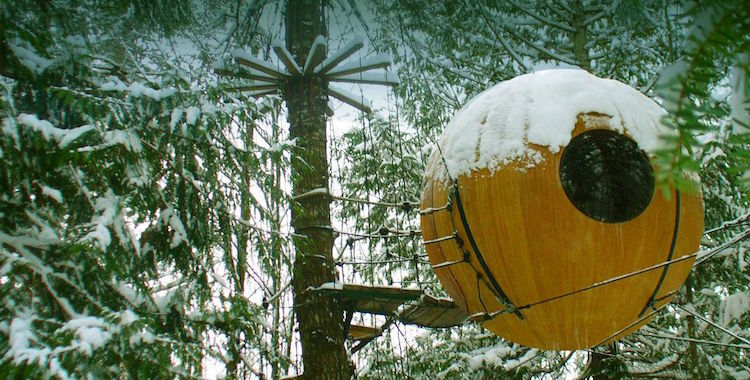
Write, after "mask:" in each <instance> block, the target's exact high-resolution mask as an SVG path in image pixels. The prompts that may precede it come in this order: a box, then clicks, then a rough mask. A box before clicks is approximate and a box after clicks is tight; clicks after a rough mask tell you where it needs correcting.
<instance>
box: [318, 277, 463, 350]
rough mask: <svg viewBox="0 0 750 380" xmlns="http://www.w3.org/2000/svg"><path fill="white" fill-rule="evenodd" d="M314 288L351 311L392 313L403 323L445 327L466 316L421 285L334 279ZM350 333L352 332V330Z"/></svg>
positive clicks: (456, 324) (455, 306) (456, 307)
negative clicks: (394, 285) (410, 285)
mask: <svg viewBox="0 0 750 380" xmlns="http://www.w3.org/2000/svg"><path fill="white" fill-rule="evenodd" d="M317 291H319V292H321V293H323V294H328V295H331V296H334V297H339V299H340V300H341V301H342V302H343V303H344V305H345V307H347V308H349V310H351V311H356V312H360V313H369V314H378V315H385V316H392V317H394V318H395V319H396V320H398V321H400V322H401V323H404V324H411V325H417V326H421V327H427V328H444V327H452V326H458V325H461V324H463V323H464V322H465V321H466V319H467V318H468V316H467V315H466V313H465V312H464V311H463V310H462V309H461V308H460V307H458V306H457V305H456V304H455V303H454V302H453V301H452V300H450V299H442V298H435V297H433V296H431V295H429V294H425V293H424V292H423V291H422V290H420V289H404V288H398V287H392V286H370V285H359V284H341V283H336V284H326V285H325V286H322V287H320V288H318V289H317ZM352 327H354V326H352ZM350 335H352V336H354V334H352V331H351V330H350ZM355 339H356V338H355Z"/></svg>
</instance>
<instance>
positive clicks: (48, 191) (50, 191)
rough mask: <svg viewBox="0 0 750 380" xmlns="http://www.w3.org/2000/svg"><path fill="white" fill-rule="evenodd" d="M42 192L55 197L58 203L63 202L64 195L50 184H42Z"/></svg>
mask: <svg viewBox="0 0 750 380" xmlns="http://www.w3.org/2000/svg"><path fill="white" fill-rule="evenodd" d="M42 194H44V195H46V196H48V197H50V198H52V199H54V200H55V201H56V202H57V203H63V196H62V193H61V192H60V190H57V189H53V188H51V187H49V186H46V185H43V186H42Z"/></svg>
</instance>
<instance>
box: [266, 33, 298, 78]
mask: <svg viewBox="0 0 750 380" xmlns="http://www.w3.org/2000/svg"><path fill="white" fill-rule="evenodd" d="M272 46H273V51H274V52H275V53H276V56H278V57H279V60H281V63H283V64H284V67H286V70H287V71H288V72H289V73H290V74H292V75H299V74H300V73H302V69H301V68H300V67H299V65H298V64H297V62H296V61H295V60H294V57H292V53H290V52H289V50H287V48H286V46H284V42H282V41H278V40H277V41H274V43H273V45H272Z"/></svg>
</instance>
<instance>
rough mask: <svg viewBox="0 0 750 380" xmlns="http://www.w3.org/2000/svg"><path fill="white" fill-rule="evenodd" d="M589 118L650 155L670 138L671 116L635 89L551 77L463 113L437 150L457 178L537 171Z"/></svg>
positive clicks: (493, 94)
mask: <svg viewBox="0 0 750 380" xmlns="http://www.w3.org/2000/svg"><path fill="white" fill-rule="evenodd" d="M585 113H598V114H603V115H606V116H607V117H609V125H610V127H611V128H612V129H613V130H615V131H618V132H626V133H627V134H628V135H629V136H630V137H632V138H633V139H634V140H635V141H636V142H637V143H638V145H639V146H640V148H641V149H644V150H645V151H647V152H651V153H653V152H655V151H656V150H658V149H659V148H660V147H662V142H661V140H660V138H659V137H660V136H661V135H664V134H666V133H667V132H668V131H667V129H666V128H665V127H663V126H662V124H661V118H662V117H663V116H664V115H665V111H664V110H663V109H662V108H661V107H659V105H658V104H656V102H654V101H653V100H651V99H649V98H648V97H646V96H645V95H643V94H641V93H640V92H638V91H637V90H635V89H633V88H632V87H630V86H628V85H625V84H623V83H620V82H618V81H615V80H611V79H602V78H598V77H596V76H594V75H591V74H589V73H588V72H586V71H583V70H569V69H560V70H545V71H539V72H536V73H532V74H526V75H521V76H519V77H516V78H513V79H511V80H508V81H505V82H502V83H500V84H498V85H495V86H494V87H492V88H490V89H488V90H486V91H484V92H483V93H481V94H479V95H477V96H476V97H474V98H473V99H472V100H471V101H469V102H468V103H467V104H466V105H465V106H464V107H463V108H462V109H461V110H460V111H458V112H457V113H456V115H455V116H454V117H453V120H451V122H450V123H448V126H447V127H446V128H445V130H444V131H443V135H442V137H441V140H440V143H439V145H440V150H441V151H442V154H443V158H444V159H445V163H446V165H445V166H447V168H448V171H449V173H450V176H451V177H452V178H456V177H458V176H460V175H467V174H469V173H470V172H471V171H473V170H480V169H484V168H488V169H490V170H491V171H492V170H494V169H496V168H497V167H498V166H500V165H504V164H508V163H510V162H521V163H522V164H525V166H526V167H533V166H535V165H537V164H539V163H540V162H541V160H542V155H541V154H540V149H547V150H549V151H550V152H552V153H556V152H558V151H560V149H561V148H563V147H564V146H566V145H567V144H568V142H570V138H571V133H572V132H573V129H574V127H575V124H576V120H577V118H578V116H579V115H581V114H585ZM433 154H440V153H439V151H434V152H433ZM432 171H433V172H434V173H431V174H432V175H433V176H435V177H437V178H441V177H442V176H444V171H445V170H444V168H443V165H442V164H441V165H438V166H434V167H433V168H432Z"/></svg>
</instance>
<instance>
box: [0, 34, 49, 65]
mask: <svg viewBox="0 0 750 380" xmlns="http://www.w3.org/2000/svg"><path fill="white" fill-rule="evenodd" d="M9 42H10V43H9V44H8V47H10V50H11V51H13V54H15V56H16V58H18V61H19V62H21V64H22V65H24V66H25V67H26V68H27V69H29V70H31V71H33V72H34V73H36V74H41V73H42V72H44V70H47V67H49V66H50V65H51V64H52V61H51V60H50V59H47V58H44V57H42V56H40V55H39V54H37V52H36V49H34V47H33V46H31V44H29V43H28V42H27V41H23V40H21V39H19V38H15V39H13V40H12V41H9Z"/></svg>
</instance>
